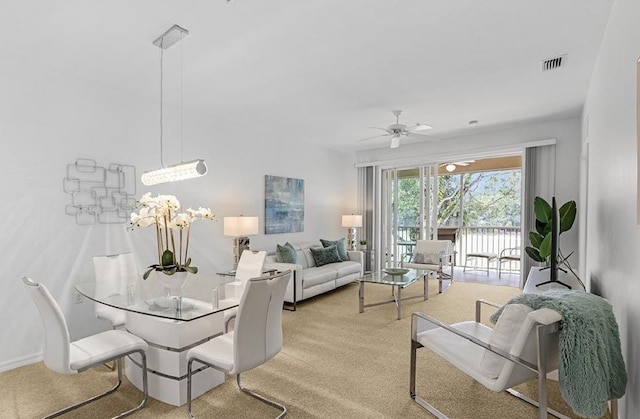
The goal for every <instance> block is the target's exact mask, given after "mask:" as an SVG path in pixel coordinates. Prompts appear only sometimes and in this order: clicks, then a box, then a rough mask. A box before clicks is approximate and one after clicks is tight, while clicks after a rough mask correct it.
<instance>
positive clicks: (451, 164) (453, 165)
mask: <svg viewBox="0 0 640 419" xmlns="http://www.w3.org/2000/svg"><path fill="white" fill-rule="evenodd" d="M444 168H445V169H447V172H453V171H454V170H456V165H455V164H453V163H449V164H448V165H446V166H445V167H444Z"/></svg>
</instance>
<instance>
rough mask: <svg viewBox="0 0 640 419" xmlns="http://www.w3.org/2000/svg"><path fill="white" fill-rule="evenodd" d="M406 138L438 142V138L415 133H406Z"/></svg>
mask: <svg viewBox="0 0 640 419" xmlns="http://www.w3.org/2000/svg"><path fill="white" fill-rule="evenodd" d="M407 136H408V137H412V138H420V139H421V140H423V141H432V142H436V141H440V138H435V137H433V136H431V135H425V134H418V133H417V132H408V133H407Z"/></svg>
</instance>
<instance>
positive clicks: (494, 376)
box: [409, 300, 566, 419]
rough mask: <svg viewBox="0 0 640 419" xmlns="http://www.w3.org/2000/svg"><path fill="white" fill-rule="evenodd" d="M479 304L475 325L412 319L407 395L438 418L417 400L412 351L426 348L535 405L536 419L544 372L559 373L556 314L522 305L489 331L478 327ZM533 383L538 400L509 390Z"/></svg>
mask: <svg viewBox="0 0 640 419" xmlns="http://www.w3.org/2000/svg"><path fill="white" fill-rule="evenodd" d="M482 304H487V305H491V306H494V307H497V305H495V304H493V303H489V302H487V301H484V300H478V301H476V319H475V321H466V322H461V323H455V324H451V325H447V324H444V323H442V322H441V321H439V320H437V319H435V318H433V317H431V316H428V315H426V314H423V313H413V316H412V318H411V366H410V373H409V394H410V396H411V398H412V399H413V400H414V401H415V402H416V403H418V404H419V405H420V406H422V407H423V408H425V409H426V410H428V411H429V412H431V413H432V414H433V415H435V416H436V417H438V418H441V419H442V418H446V417H447V416H445V415H444V414H443V413H442V412H440V411H439V410H437V409H436V408H435V407H434V406H432V405H431V404H429V403H427V402H426V401H425V400H423V399H421V398H420V397H418V396H417V395H416V351H417V350H418V349H420V348H423V347H425V348H428V349H430V350H431V351H433V352H434V353H435V354H437V355H439V356H440V357H442V358H443V359H444V360H446V361H447V362H449V363H450V364H451V365H453V366H454V367H456V368H458V369H459V370H461V371H462V372H464V373H465V374H467V375H469V376H470V377H471V378H473V379H474V380H476V381H477V382H479V383H480V384H482V385H484V386H485V387H487V388H488V389H490V390H492V391H496V392H501V391H505V390H506V391H507V392H508V393H510V394H512V395H514V396H516V397H519V398H521V399H522V400H525V401H526V402H528V403H531V404H533V405H535V406H538V412H539V413H538V415H539V418H546V417H547V411H548V412H549V413H550V414H552V415H554V416H556V417H559V418H566V416H564V415H562V414H560V413H558V412H556V411H555V410H552V409H547V387H546V383H547V381H546V380H547V373H548V372H550V371H553V370H555V369H557V368H558V356H559V349H558V334H559V330H560V321H561V319H562V318H561V315H560V314H559V313H558V312H556V311H554V310H550V309H548V308H542V309H539V310H532V309H531V308H530V307H528V306H525V305H523V304H509V305H507V306H505V308H504V311H503V312H502V315H501V316H500V318H499V319H498V322H497V323H496V325H495V328H494V329H491V328H489V327H487V326H485V325H484V324H482V323H481V322H480V319H481V313H480V311H481V306H482ZM535 377H537V378H538V401H537V402H536V401H535V400H533V399H531V398H529V397H527V396H525V395H523V394H521V393H519V392H517V391H515V390H513V389H512V388H511V387H513V386H516V385H518V384H521V383H524V382H525V381H528V380H531V379H532V378H535Z"/></svg>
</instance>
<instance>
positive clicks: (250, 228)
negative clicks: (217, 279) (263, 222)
mask: <svg viewBox="0 0 640 419" xmlns="http://www.w3.org/2000/svg"><path fill="white" fill-rule="evenodd" d="M258 224H259V218H258V217H243V216H242V215H241V216H239V217H224V235H225V236H232V237H233V238H234V239H233V269H236V268H237V267H238V262H239V261H240V255H242V252H243V251H244V250H245V249H248V248H249V237H247V236H251V235H254V234H258V228H259V227H258Z"/></svg>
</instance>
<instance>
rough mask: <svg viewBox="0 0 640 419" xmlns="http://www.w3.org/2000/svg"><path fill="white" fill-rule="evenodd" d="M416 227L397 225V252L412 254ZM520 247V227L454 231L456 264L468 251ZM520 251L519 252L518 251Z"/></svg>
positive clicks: (495, 250) (461, 263) (417, 231)
mask: <svg viewBox="0 0 640 419" xmlns="http://www.w3.org/2000/svg"><path fill="white" fill-rule="evenodd" d="M418 236H419V228H418V227H398V254H399V255H405V254H412V253H413V248H414V246H415V239H413V240H412V238H415V237H418ZM512 248H519V249H521V248H522V241H521V234H520V227H460V228H458V231H457V233H456V239H455V249H456V264H457V265H464V264H465V261H466V258H467V254H468V253H495V254H496V255H500V252H501V251H502V250H504V249H512ZM520 253H521V252H520Z"/></svg>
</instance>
